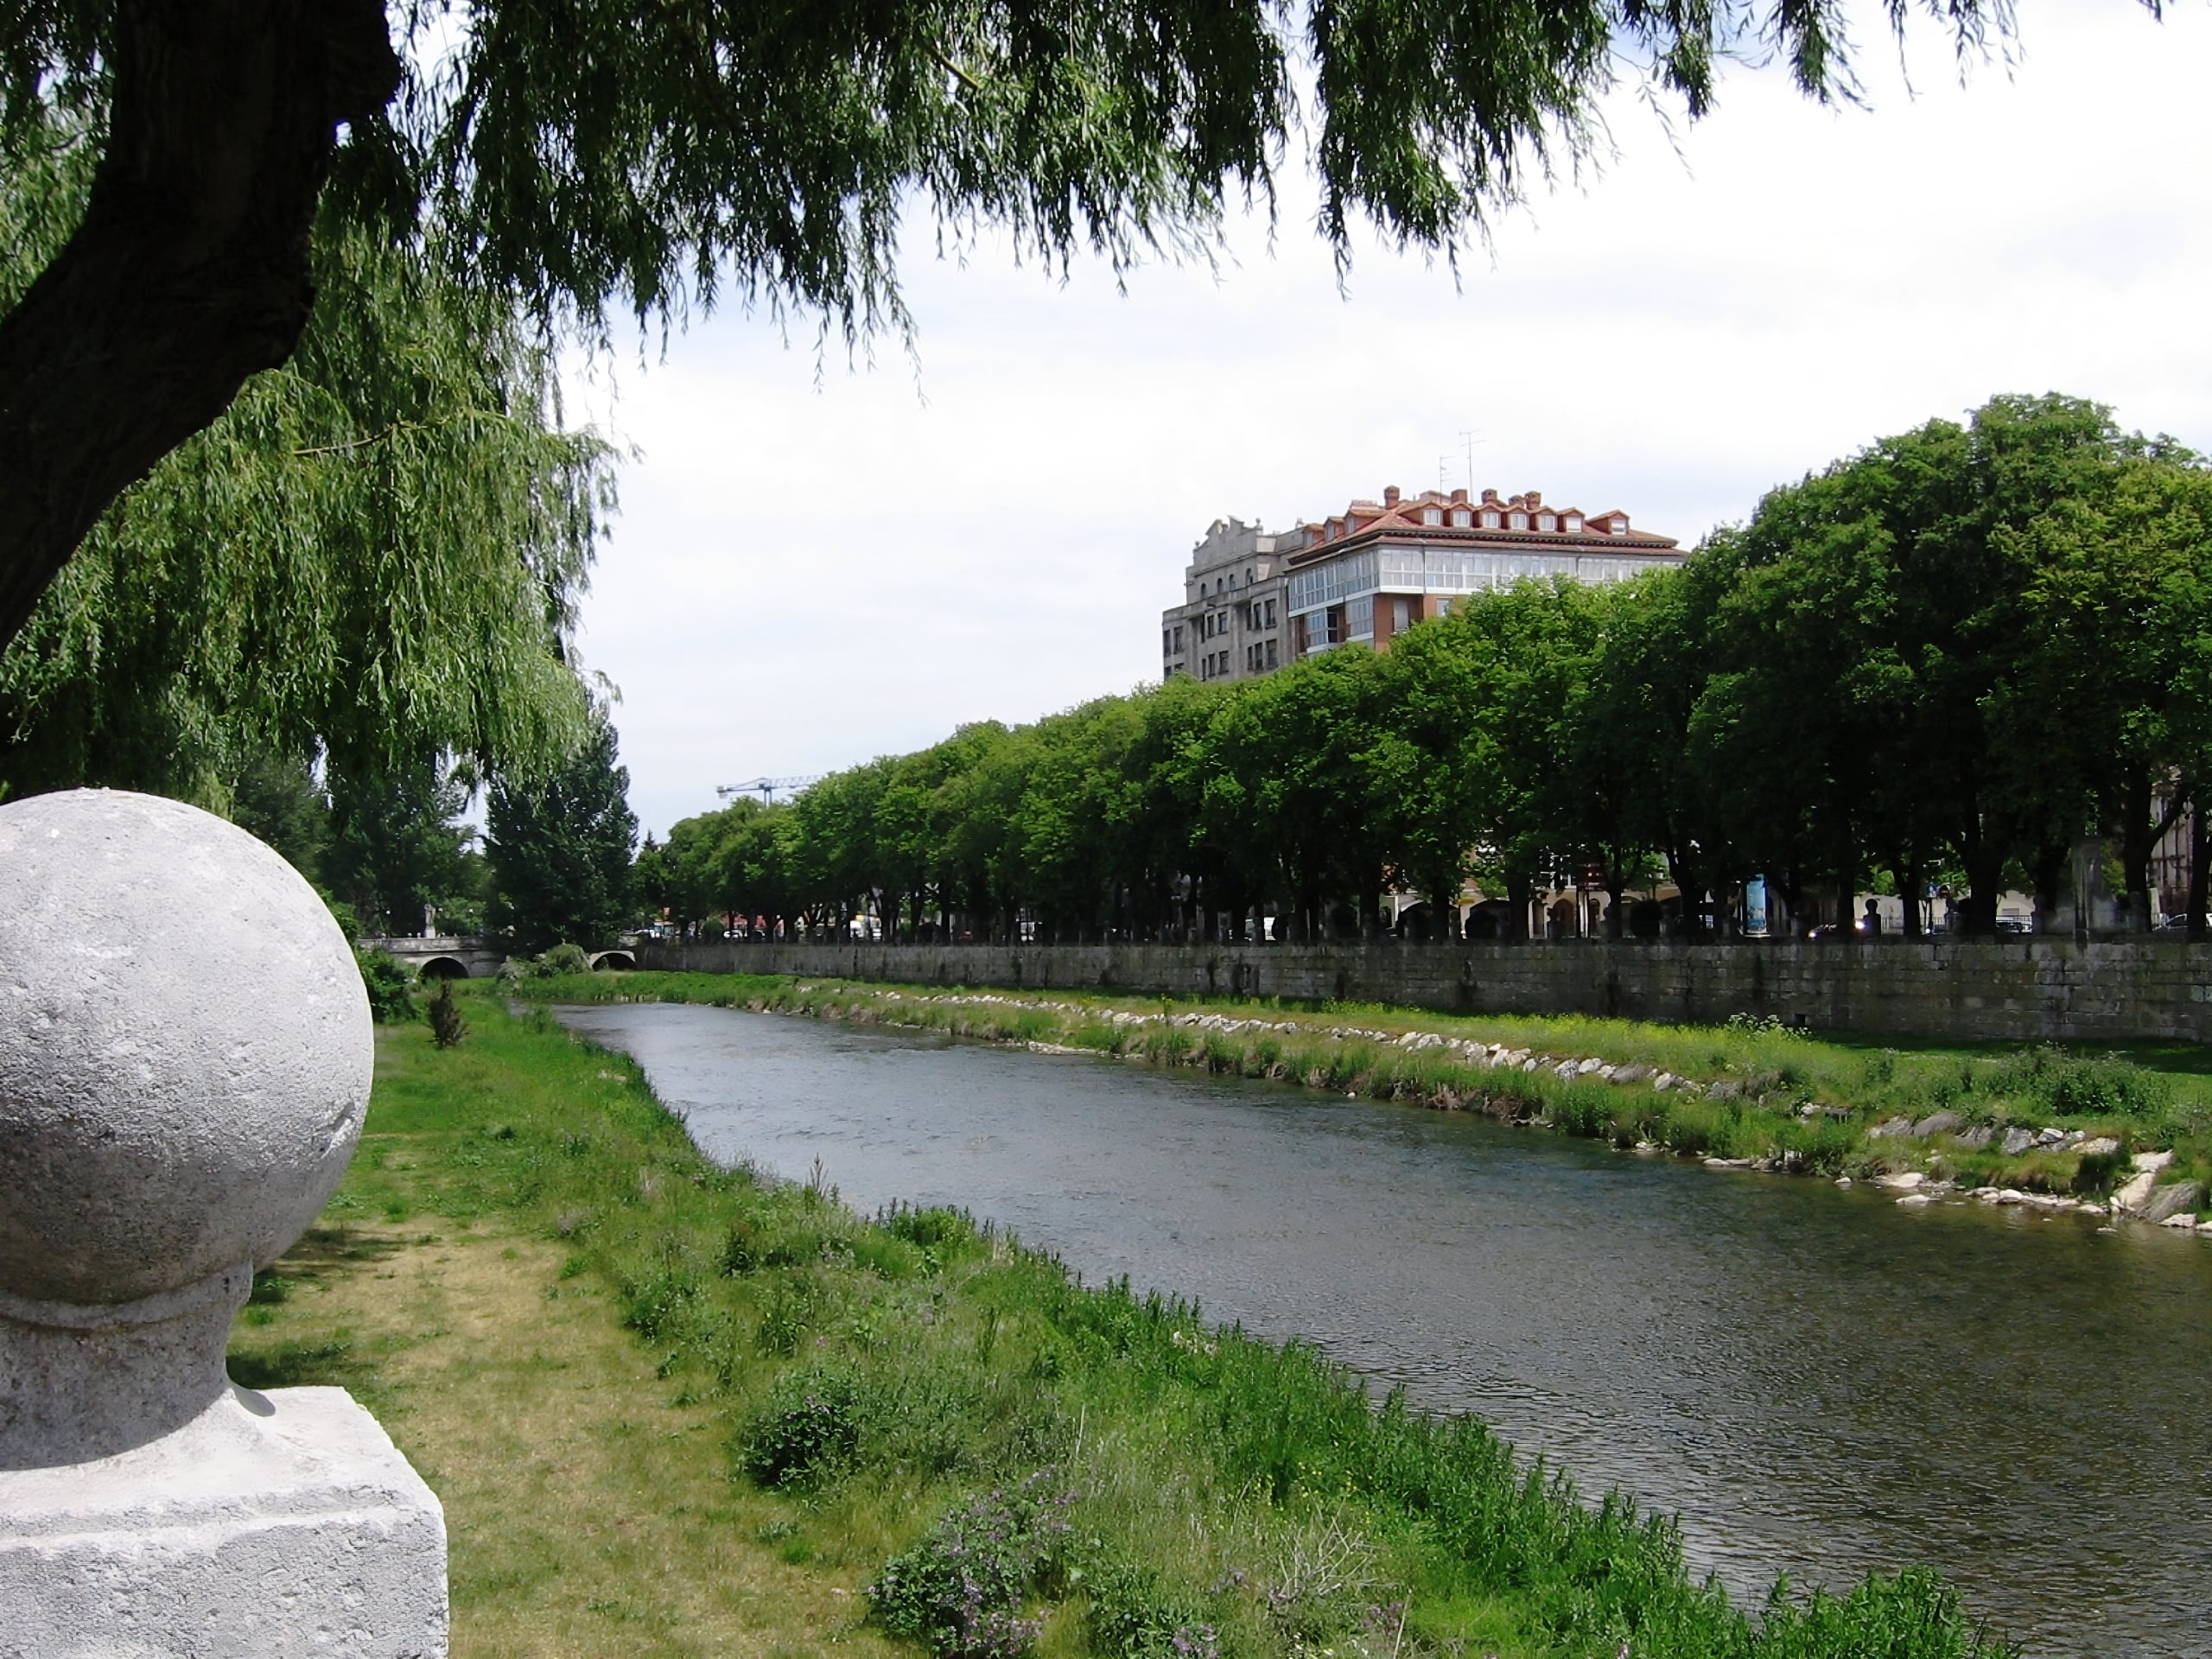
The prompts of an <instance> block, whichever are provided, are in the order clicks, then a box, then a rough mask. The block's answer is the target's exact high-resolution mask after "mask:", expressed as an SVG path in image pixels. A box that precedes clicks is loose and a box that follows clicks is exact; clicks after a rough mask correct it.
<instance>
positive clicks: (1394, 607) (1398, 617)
mask: <svg viewBox="0 0 2212 1659" xmlns="http://www.w3.org/2000/svg"><path fill="white" fill-rule="evenodd" d="M1413 625H1414V602H1413V601H1411V600H1409V599H1394V600H1392V601H1390V632H1393V633H1403V632H1405V631H1406V630H1407V629H1408V628H1410V627H1411V626H1413Z"/></svg>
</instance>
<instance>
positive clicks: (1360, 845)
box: [639, 396, 2212, 939]
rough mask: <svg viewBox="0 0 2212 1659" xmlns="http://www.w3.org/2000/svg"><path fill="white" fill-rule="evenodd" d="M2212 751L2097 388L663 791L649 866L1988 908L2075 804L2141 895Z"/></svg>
mask: <svg viewBox="0 0 2212 1659" xmlns="http://www.w3.org/2000/svg"><path fill="white" fill-rule="evenodd" d="M2208 784H2212V473H2208V471H2207V469H2206V467H2204V466H2203V465H2202V463H2201V462H2200V461H2199V460H2198V458H2197V457H2196V456H2194V455H2192V454H2189V453H2187V452H2186V451H2184V450H2183V449H2181V448H2178V447H2177V446H2176V445H2174V444H2172V443H2171V442H2165V441H2162V440H2161V441H2152V440H2145V439H2143V438H2140V437H2138V436H2134V435H2128V434H2125V433H2123V432H2121V431H2120V430H2119V429H2117V428H2116V427H2115V426H2114V425H2113V422H2112V420H2111V418H2110V416H2109V414H2108V412H2107V410H2104V409H2103V408H2101V407H2100V406H2099V405H2096V404H2091V403H2087V402H2084V401H2082V400H2079V399H2075V398H2070V397H2057V396H2050V397H2000V398H1998V399H1996V400H1994V401H1993V402H1992V403H1990V404H1987V405H1986V407H1984V408H1982V409H1981V410H1978V411H1976V412H1975V413H1974V416H1972V417H1971V419H1970V420H1969V421H1968V422H1967V423H1964V424H1961V423H1954V422H1949V421H1934V422H1930V423H1928V424H1927V425H1925V426H1923V427H1921V428H1919V429H1916V430H1914V431H1911V432H1908V433H1905V434H1904V435H1900V436H1897V437H1893V438H1889V439H1885V440H1883V441H1881V442H1878V443H1875V444H1873V445H1872V446H1871V447H1870V448H1867V449H1866V450H1865V451H1863V452H1862V453H1860V454H1857V455H1855V456H1853V457H1851V458H1850V459H1848V460H1847V461H1841V462H1840V463H1838V464H1837V465H1835V466H1834V467H1830V468H1828V469H1827V471H1825V472H1823V473H1821V474H1817V475H1813V476H1808V477H1807V478H1806V479H1804V480H1802V481H1801V482H1799V483H1796V484H1793V485H1789V486H1784V487H1783V488H1779V489H1777V490H1776V491H1774V492H1773V493H1771V494H1770V495H1769V496H1768V497H1767V498H1766V499H1764V501H1762V502H1761V504H1760V505H1759V507H1758V512H1756V513H1755V514H1754V515H1753V517H1752V518H1751V520H1750V522H1749V523H1748V524H1744V525H1742V526H1740V527H1732V528H1729V529H1726V530H1723V531H1718V532H1716V533H1715V534H1714V535H1713V536H1712V537H1710V538H1709V539H1708V540H1707V543H1705V544H1704V545H1703V546H1702V547H1701V548H1700V550H1698V552H1697V553H1696V554H1695V555H1694V556H1692V557H1691V558H1690V559H1688V561H1687V562H1686V563H1684V564H1683V565H1682V566H1681V567H1680V568H1679V569H1670V570H1666V571H1662V572H1658V573H1655V574H1653V575H1649V576H1647V577H1645V578H1643V579H1641V580H1638V581H1637V582H1630V583H1626V584H1622V585H1619V586H1615V587H1608V588H1592V587H1585V586H1580V585H1577V584H1575V583H1573V582H1565V581H1557V582H1551V583H1548V584H1547V583H1534V582H1531V583H1523V584H1522V585H1520V586H1517V587H1516V588H1511V589H1509V590H1505V591H1501V592H1497V593H1493V594H1485V595H1482V596H1478V597H1477V598H1474V599H1472V600H1471V601H1465V602H1464V603H1462V604H1461V605H1459V607H1457V608H1456V609H1455V610H1454V611H1453V612H1452V613H1451V614H1450V615H1449V616H1447V617H1445V618H1442V619H1440V620H1435V621H1432V622H1429V623H1426V624H1423V625H1422V626H1419V627H1416V628H1414V629H1413V630H1412V631H1411V632H1408V633H1407V634H1404V635H1402V636H1401V637H1399V638H1398V639H1395V640H1394V641H1393V643H1392V645H1391V648H1390V649H1389V652H1386V653H1383V654H1381V655H1376V654H1374V653H1371V652H1367V651H1365V650H1363V649H1357V648H1344V649H1338V650H1335V651H1332V652H1326V653H1325V654H1323V655H1321V656H1319V657H1316V658H1309V659H1307V660H1306V661H1304V662H1300V663H1298V664H1294V665H1292V666H1290V667H1288V668H1287V669H1285V670H1283V671H1281V672H1279V673H1275V674H1272V675H1269V676H1268V677H1264V678H1260V679H1255V680H1249V681H1244V682H1240V683H1235V684H1230V685H1204V684H1199V683H1195V682H1192V681H1191V680H1189V679H1186V678H1176V679H1173V680H1170V681H1169V682H1168V683H1166V684H1164V685H1162V686H1160V687H1158V688H1156V689H1153V690H1143V691H1140V692H1138V693H1135V694H1134V695H1131V696H1116V697H1106V698H1102V699H1100V700H1099V701H1097V702H1091V703H1087V704H1085V705H1084V706H1082V707H1080V708H1077V709H1071V710H1069V711H1068V712H1066V713H1065V714H1060V715H1052V716H1051V717H1049V718H1046V719H1045V720H1041V721H1038V722H1037V723H1036V724H1034V725H1032V726H1025V727H1016V728H1007V727H1004V726H1001V725H998V724H995V723H985V724H980V725H975V726H969V727H964V728H962V729H961V730H960V731H958V732H957V733H955V734H953V735H952V736H950V738H947V739H946V740H945V741H943V742H941V743H938V744H937V745H935V746H934V747H931V748H928V749H925V750H922V751H920V752H918V753H912V754H907V755H901V756H896V757H888V758H885V759H880V760H874V761H872V762H870V763H868V765H866V766H855V767H853V768H851V769H850V770H848V771H845V772H838V773H836V774H834V775H832V776H830V777H829V778H826V779H823V780H822V781H821V782H820V783H817V784H816V785H814V786H812V787H811V788H810V789H808V790H806V791H804V793H802V794H801V795H800V796H798V798H797V799H796V800H794V801H792V802H791V803H790V804H785V805H781V806H775V807H764V806H762V805H761V804H759V803H757V802H753V801H741V802H739V803H737V804H734V805H733V806H731V807H729V808H728V809H727V810H722V811H719V812H715V813H711V814H708V815H705V816H703V817H696V818H690V819H687V820H685V821H683V823H679V824H677V826H676V827H675V828H674V829H673V830H672V831H671V834H670V836H669V838H668V840H667V842H666V843H665V844H664V845H660V846H653V845H652V844H650V843H649V844H648V847H647V849H646V851H645V854H644V855H642V857H641V861H640V868H639V877H640V881H641V893H643V894H644V895H645V897H646V898H647V899H649V901H650V902H652V903H653V904H656V905H658V906H662V907H664V909H665V910H666V911H667V912H668V913H669V914H670V915H671V917H673V918H677V919H678V920H680V921H683V922H685V923H687V924H697V923H701V922H702V921H705V920H707V919H708V918H716V917H719V916H721V915H725V914H734V915H736V916H741V917H745V918H771V919H772V921H773V922H774V923H776V924H779V925H781V926H783V927H784V928H785V929H794V928H821V927H835V928H842V927H844V926H846V925H849V920H850V918H855V917H864V918H874V921H873V923H872V924H871V925H874V926H875V927H879V928H881V929H883V930H885V931H887V933H890V934H893V935H896V936H899V937H929V936H931V934H932V933H949V934H950V935H952V936H954V937H960V936H966V937H973V938H1020V937H1027V936H1030V935H1032V934H1034V935H1035V936H1037V937H1043V938H1064V939H1084V938H1104V937H1123V938H1163V937H1165V938H1173V937H1187V936H1189V935H1190V934H1191V933H1192V932H1193V931H1199V932H1204V933H1208V934H1215V933H1220V932H1224V931H1227V932H1249V931H1252V930H1254V929H1255V928H1256V926H1257V925H1258V918H1260V917H1261V916H1262V915H1272V916H1273V917H1274V918H1276V923H1275V931H1276V934H1277V936H1278V937H1282V936H1286V935H1287V936H1288V937H1314V936H1319V935H1324V934H1327V933H1330V932H1335V931H1344V930H1345V929H1348V928H1357V929H1363V930H1371V929H1373V928H1375V927H1376V925H1378V921H1379V917H1380V913H1381V905H1382V902H1383V896H1384V895H1385V894H1386V893H1389V891H1391V890H1393V889H1395V890H1398V891H1401V892H1406V891H1410V892H1414V893H1421V894H1423V895H1426V896H1427V898H1428V899H1430V900H1431V901H1433V904H1432V907H1431V909H1430V912H1429V913H1431V914H1433V915H1436V916H1438V917H1446V916H1452V915H1453V914H1455V912H1454V910H1453V908H1452V906H1453V905H1454V904H1455V902H1456V899H1457V898H1458V895H1459V893H1460V891H1461V887H1462V883H1463V881H1464V880H1465V879H1466V878H1467V877H1469V876H1470V875H1472V876H1473V877H1475V878H1476V879H1477V880H1479V881H1480V883H1481V884H1482V886H1483V887H1484V890H1485V892H1487V893H1491V894H1497V895H1502V896H1503V899H1505V901H1506V902H1505V903H1504V904H1503V906H1502V909H1497V910H1493V911H1492V912H1491V916H1492V917H1494V918H1495V919H1496V922H1497V925H1498V926H1499V928H1500V930H1501V931H1503V933H1504V935H1505V936H1506V937H1509V938H1511V937H1519V936H1522V934H1524V933H1525V931H1526V927H1527V918H1528V916H1529V909H1530V906H1529V900H1530V899H1532V898H1533V897H1535V895H1537V894H1539V893H1541V892H1542V891H1544V890H1545V889H1546V888H1548V887H1553V886H1555V885H1560V884H1562V883H1563V882H1564V881H1566V880H1568V879H1570V878H1580V880H1586V882H1587V883H1588V885H1592V886H1602V887H1604V888H1605V890H1606V892H1607V893H1608V894H1609V896H1610V899H1611V902H1610V903H1609V905H1608V906H1607V908H1606V915H1607V918H1608V923H1609V926H1610V927H1611V930H1612V931H1616V932H1618V931H1619V929H1620V926H1621V924H1622V920H1623V918H1624V915H1625V914H1626V913H1627V906H1625V905H1624V902H1623V900H1624V897H1625V896H1626V895H1627V894H1629V893H1635V892H1639V891H1647V890H1649V889H1650V888H1652V887H1655V886H1656V885H1657V884H1660V883H1662V882H1665V883H1671V884H1672V885H1673V886H1674V887H1675V888H1676V889H1678V890H1679V893H1681V894H1682V895H1687V896H1688V900H1689V902H1688V905H1687V906H1686V907H1685V913H1684V914H1683V915H1682V917H1681V924H1682V925H1684V926H1685V927H1688V928H1690V929H1693V930H1710V931H1719V932H1726V931H1728V930H1729V928H1730V927H1731V926H1732V918H1734V917H1736V916H1738V914H1739V913H1740V911H1739V904H1740V895H1741V893H1742V890H1743V887H1744V886H1745V883H1746V882H1747V881H1749V880H1751V879H1752V878H1753V877H1762V878H1764V880H1765V881H1766V883H1767V885H1768V888H1769V891H1770V894H1771V896H1772V898H1771V902H1772V903H1773V904H1774V905H1775V906H1777V909H1778V910H1779V911H1780V912H1781V913H1782V919H1783V925H1785V926H1791V925H1794V926H1798V927H1803V926H1809V925H1813V924H1814V923H1815V922H1816V921H1819V920H1829V921H1841V922H1843V923H1845V924H1846V925H1847V924H1848V921H1849V919H1850V916H1851V912H1852V908H1853V895H1854V894H1855V893H1859V892H1863V891H1866V890H1868V889H1870V888H1872V889H1873V890H1878V891H1883V890H1892V891H1899V892H1904V893H1910V894H1914V895H1918V894H1920V893H1923V892H1926V891H1928V890H1929V889H1930V888H1931V887H1933V886H1934V885H1935V884H1936V883H1937V882H1939V881H1941V882H1946V883H1948V884H1949V885H1951V886H1952V887H1954V888H1955V889H1956V890H1957V891H1960V892H1961V893H1964V895H1965V897H1964V899H1963V900H1962V901H1961V903H1960V904H1959V906H1958V908H1957V919H1958V923H1959V925H1960V927H1961V931H1968V932H1985V933H1986V932H1990V931H1994V928H1995V922H1996V905H1997V897H1998V894H1999V893H2000V892H2001V891H2003V890H2004V889H2005V888H2006V887H2026V888H2028V889H2030V890H2031V891H2034V892H2035V893H2037V894H2039V895H2042V896H2044V897H2045V898H2051V899H2055V898H2056V895H2057V894H2058V893H2059V890H2060V889H2061V887H2062V886H2063V884H2064V883H2065V882H2066V880H2067V879H2068V871H2069V855H2070V852H2071V850H2072V849H2074V847H2075V845H2076V843H2077V842H2079V841H2080V839H2081V838H2082V836H2085V835H2087V834H2092V833H2097V834H2102V835H2105V836H2109V837H2110V838H2111V840H2112V842H2113V845H2114V846H2115V847H2116V848H2117V849H2118V851H2119V855H2120V865H2121V867H2122V868H2123V869H2124V871H2125V880H2126V887H2127V890H2128V892H2129V894H2130V896H2131V914H2132V915H2133V916H2134V917H2136V918H2139V919H2141V920H2142V921H2143V922H2144V923H2145V925H2147V919H2148V917H2149V914H2150V905H2149V902H2148V896H2147V895H2148V890H2149V887H2150V861H2151V855H2152V847H2153V844H2154V842H2156V840H2157V839H2158V836H2160V835H2161V834H2162V833H2163V832H2164V829H2167V828H2169V827H2171V824H2172V823H2175V822H2176V821H2177V819H2178V818H2179V817H2180V816H2181V815H2182V814H2183V812H2184V811H2185V810H2186V809H2187V808H2188V806H2189V805H2190V804H2191V803H2193V802H2194V801H2195V800H2196V798H2197V797H2198V795H2199V793H2200V791H2202V790H2203V789H2204V788H2205V787H2206V786H2207V785H2208ZM2201 850H2202V849H2200V851H2201ZM2204 863H2205V861H2204V860H2203V859H2202V857H2199V858H2198V859H2196V861H2194V868H2195V870H2196V877H2195V879H2196V883H2197V886H2198V888H2199V889H2200V890H2199V891H2197V892H2196V893H2194V894H2192V896H2191V898H2190V912H2191V913H2192V915H2193V916H2195V917H2196V918H2200V925H2201V918H2202V912H2203V910H2204V894H2203V893H2202V890H2201V889H2202V884H2203V868H2204ZM1904 915H1905V918H1906V919H1905V926H1906V930H1907V931H1908V932H1911V931H1917V929H1918V926H1919V923H1920V916H1919V906H1918V905H1917V904H1916V903H1912V904H1908V905H1906V906H1904Z"/></svg>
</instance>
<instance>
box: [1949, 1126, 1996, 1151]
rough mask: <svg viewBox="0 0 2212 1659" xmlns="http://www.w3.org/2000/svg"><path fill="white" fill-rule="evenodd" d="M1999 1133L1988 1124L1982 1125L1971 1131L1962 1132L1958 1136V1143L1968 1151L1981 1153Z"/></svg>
mask: <svg viewBox="0 0 2212 1659" xmlns="http://www.w3.org/2000/svg"><path fill="white" fill-rule="evenodd" d="M1996 1134H1997V1131H1996V1130H1995V1129H1993V1128H1991V1127H1990V1126H1989V1125H1988V1124H1986V1123H1980V1124H1977V1125H1975V1126H1974V1128H1971V1129H1964V1130H1961V1132H1960V1133H1959V1135H1958V1136H1957V1140H1958V1143H1959V1144H1960V1145H1961V1146H1962V1147H1965V1148H1966V1149H1967V1151H1969V1152H1980V1150H1981V1149H1982V1148H1983V1147H1986V1146H1987V1145H1988V1144H1989V1143H1990V1141H1992V1140H1993V1138H1994V1137H1995V1135H1996Z"/></svg>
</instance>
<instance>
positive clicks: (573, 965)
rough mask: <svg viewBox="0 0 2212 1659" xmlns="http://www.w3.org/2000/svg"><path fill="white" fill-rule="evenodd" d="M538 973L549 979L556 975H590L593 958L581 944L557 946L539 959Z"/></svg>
mask: <svg viewBox="0 0 2212 1659" xmlns="http://www.w3.org/2000/svg"><path fill="white" fill-rule="evenodd" d="M537 971H538V973H539V974H540V975H541V976H543V977H545V978H548V979H550V978H551V977H552V976H554V975H556V974H588V973H589V972H591V957H589V956H588V955H586V954H585V951H584V948H583V946H582V945H580V944H556V945H555V946H554V947H553V948H552V949H551V950H548V951H546V952H545V954H544V955H543V956H541V957H538V959H537Z"/></svg>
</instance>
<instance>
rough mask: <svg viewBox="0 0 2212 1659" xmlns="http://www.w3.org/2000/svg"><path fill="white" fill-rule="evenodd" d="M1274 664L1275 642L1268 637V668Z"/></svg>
mask: <svg viewBox="0 0 2212 1659" xmlns="http://www.w3.org/2000/svg"><path fill="white" fill-rule="evenodd" d="M1274 665H1275V642H1274V640H1272V639H1270V640H1268V667H1269V668H1273V667H1274Z"/></svg>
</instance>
